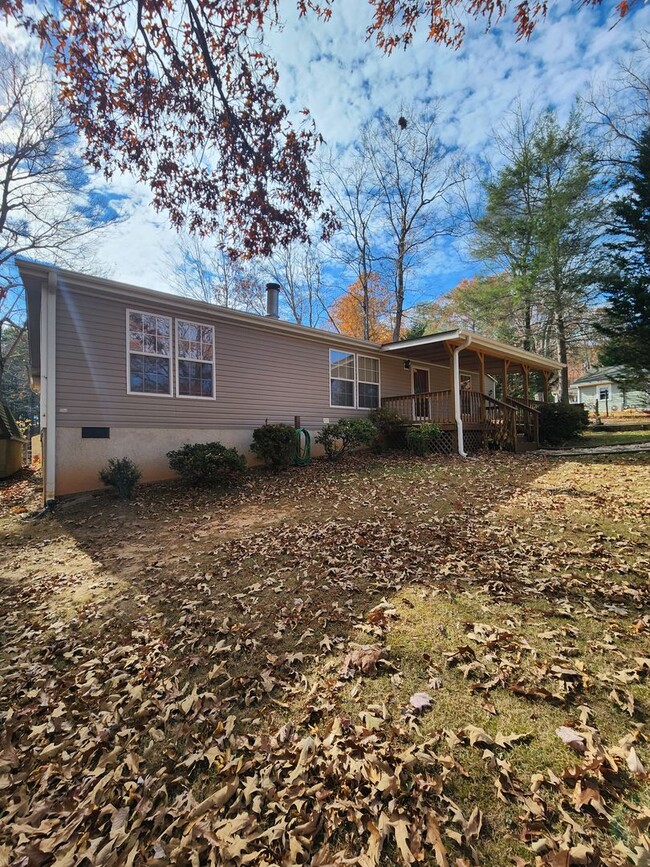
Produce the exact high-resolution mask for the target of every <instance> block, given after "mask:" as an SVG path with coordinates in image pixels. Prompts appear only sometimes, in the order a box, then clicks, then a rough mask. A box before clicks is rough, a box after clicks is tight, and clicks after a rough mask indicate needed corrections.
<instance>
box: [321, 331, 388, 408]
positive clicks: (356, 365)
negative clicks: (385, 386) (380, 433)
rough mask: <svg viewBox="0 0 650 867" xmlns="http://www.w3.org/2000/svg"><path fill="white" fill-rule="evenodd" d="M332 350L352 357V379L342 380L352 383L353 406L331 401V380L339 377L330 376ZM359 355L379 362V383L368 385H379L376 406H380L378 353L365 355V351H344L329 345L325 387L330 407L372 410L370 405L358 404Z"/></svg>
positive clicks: (379, 360)
mask: <svg viewBox="0 0 650 867" xmlns="http://www.w3.org/2000/svg"><path fill="white" fill-rule="evenodd" d="M332 352H342V353H344V354H345V355H351V356H352V357H353V358H354V379H344V380H342V382H352V383H353V384H354V387H353V397H354V405H353V406H340V405H339V404H337V403H332V380H333V379H341V377H340V376H332V356H331V353H332ZM359 356H361V357H362V358H376V359H377V361H378V362H379V383H376V382H370V383H367V384H368V385H377V384H378V385H379V403H378V407H381V359H380V358H379V356H378V355H366V354H365V353H358V352H346V351H345V350H344V349H337V348H335V347H332V346H330V347H329V349H328V351H327V370H328V380H327V389H328V392H329V406H330V409H346V410H348V411H350V410H355V412H372V409H373V408H372V407H366V406H359Z"/></svg>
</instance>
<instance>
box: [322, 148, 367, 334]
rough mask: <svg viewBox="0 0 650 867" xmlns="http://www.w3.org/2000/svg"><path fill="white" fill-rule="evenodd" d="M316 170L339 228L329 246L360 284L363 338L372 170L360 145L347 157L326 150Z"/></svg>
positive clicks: (365, 316)
mask: <svg viewBox="0 0 650 867" xmlns="http://www.w3.org/2000/svg"><path fill="white" fill-rule="evenodd" d="M320 174H321V178H322V184H323V187H324V189H325V190H326V192H327V194H328V196H329V199H330V201H331V203H332V206H333V209H334V211H335V213H336V216H337V219H338V223H339V231H338V232H337V234H336V235H335V236H334V238H333V240H332V243H331V244H330V250H331V252H332V254H333V255H334V257H335V258H336V259H338V260H339V261H340V262H341V263H342V264H343V265H344V266H345V267H346V269H347V270H348V271H350V272H352V274H353V275H354V277H355V278H356V282H357V283H358V286H359V287H360V290H361V292H360V295H361V310H362V322H363V339H364V340H369V339H370V330H371V311H370V295H371V293H370V276H371V274H372V273H373V266H374V259H375V247H374V244H376V243H377V242H378V232H379V226H378V220H377V217H378V212H379V203H380V201H379V197H378V195H377V189H376V186H375V185H374V183H373V174H372V169H371V166H370V164H369V163H368V160H367V159H366V156H365V154H364V151H363V148H362V147H361V146H357V147H356V148H355V149H354V151H353V153H352V154H351V155H349V156H348V157H347V159H343V160H342V159H341V156H340V154H334V153H332V152H330V154H329V155H328V157H327V159H326V160H324V161H323V162H322V163H321V169H320Z"/></svg>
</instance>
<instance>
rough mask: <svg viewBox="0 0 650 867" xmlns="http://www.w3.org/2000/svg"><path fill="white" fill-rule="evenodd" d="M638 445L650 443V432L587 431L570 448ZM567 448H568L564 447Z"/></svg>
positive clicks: (572, 442) (573, 441)
mask: <svg viewBox="0 0 650 867" xmlns="http://www.w3.org/2000/svg"><path fill="white" fill-rule="evenodd" d="M638 443H650V430H622V431H608V430H607V428H606V427H605V428H604V429H603V430H587V431H585V432H584V434H583V435H582V436H581V437H578V438H577V439H575V440H572V441H571V443H570V444H569V447H575V448H581V449H586V448H591V447H596V446H627V445H636V444H638ZM563 448H567V446H563Z"/></svg>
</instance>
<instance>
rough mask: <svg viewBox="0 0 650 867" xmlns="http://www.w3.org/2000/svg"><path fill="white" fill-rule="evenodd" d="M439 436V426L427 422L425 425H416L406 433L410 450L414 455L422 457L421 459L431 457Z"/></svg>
mask: <svg viewBox="0 0 650 867" xmlns="http://www.w3.org/2000/svg"><path fill="white" fill-rule="evenodd" d="M439 436H440V428H439V427H438V425H437V424H429V423H428V422H425V423H424V424H419V425H414V426H413V427H410V428H409V429H408V430H407V432H406V444H407V446H408V450H409V451H410V452H412V454H414V455H420V457H424V456H425V455H429V454H431V452H432V451H433V450H434V449H435V447H436V440H437V439H438V437H439Z"/></svg>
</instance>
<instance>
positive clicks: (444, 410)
mask: <svg viewBox="0 0 650 867" xmlns="http://www.w3.org/2000/svg"><path fill="white" fill-rule="evenodd" d="M531 403H532V402H531ZM531 403H525V402H524V401H520V400H514V399H512V398H509V399H508V400H507V401H502V400H497V399H496V398H494V397H490V396H489V395H487V394H483V393H482V392H480V391H464V390H463V391H461V392H460V409H461V419H462V423H463V430H467V431H481V432H482V433H483V434H484V436H483V440H484V445H485V446H486V447H488V446H495V447H497V448H501V449H508V450H510V451H524V450H526V449H528V448H531V447H532V448H537V447H539V410H538V409H537V408H536V407H535V406H534V405H531ZM381 404H382V406H383V407H385V408H387V409H393V410H395V411H396V412H398V413H399V414H400V415H401V416H403V418H404V423H405V424H409V425H417V424H424V423H426V422H432V423H435V424H437V425H439V426H440V428H441V429H442V430H456V420H455V417H454V396H453V392H452V391H451V389H448V390H446V391H427V392H422V393H420V394H401V395H395V396H393V397H384V398H382V402H381Z"/></svg>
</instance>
